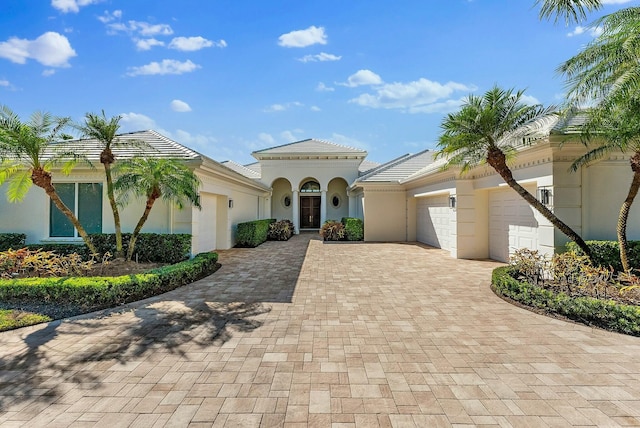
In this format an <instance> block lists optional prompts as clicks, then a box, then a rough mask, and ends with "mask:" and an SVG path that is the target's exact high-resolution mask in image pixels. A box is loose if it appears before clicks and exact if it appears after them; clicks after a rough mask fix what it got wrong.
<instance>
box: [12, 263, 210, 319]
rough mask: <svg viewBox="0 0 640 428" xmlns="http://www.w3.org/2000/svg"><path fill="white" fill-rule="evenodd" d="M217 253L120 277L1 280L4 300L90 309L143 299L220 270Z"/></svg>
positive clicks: (14, 302) (15, 302)
mask: <svg viewBox="0 0 640 428" xmlns="http://www.w3.org/2000/svg"><path fill="white" fill-rule="evenodd" d="M217 261H218V254H217V253H202V254H198V255H197V256H196V257H194V258H193V259H191V260H187V261H184V262H181V263H177V264H174V265H171V266H164V267H161V268H157V269H152V270H150V271H149V272H147V273H142V274H135V275H123V276H117V277H69V278H21V279H10V280H0V301H2V302H4V303H10V304H21V303H29V302H37V303H42V302H50V303H56V304H61V305H76V306H79V307H82V308H83V309H85V310H87V311H91V310H98V309H103V308H108V307H114V306H118V305H122V304H124V303H129V302H133V301H136V300H141V299H144V298H147V297H151V296H155V295H158V294H161V293H165V292H167V291H170V290H173V289H175V288H177V287H180V286H182V285H186V284H189V283H191V282H193V281H196V280H198V279H200V278H203V277H205V276H207V275H209V274H211V273H213V272H214V271H215V269H216V263H217Z"/></svg>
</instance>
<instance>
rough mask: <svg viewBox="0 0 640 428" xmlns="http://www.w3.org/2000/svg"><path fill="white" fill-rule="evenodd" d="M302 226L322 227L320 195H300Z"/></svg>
mask: <svg viewBox="0 0 640 428" xmlns="http://www.w3.org/2000/svg"><path fill="white" fill-rule="evenodd" d="M300 228H301V229H320V196H300Z"/></svg>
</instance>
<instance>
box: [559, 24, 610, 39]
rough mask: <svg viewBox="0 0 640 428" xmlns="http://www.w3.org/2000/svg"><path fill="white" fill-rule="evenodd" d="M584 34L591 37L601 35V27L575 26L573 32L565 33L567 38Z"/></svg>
mask: <svg viewBox="0 0 640 428" xmlns="http://www.w3.org/2000/svg"><path fill="white" fill-rule="evenodd" d="M584 33H588V34H589V35H590V36H591V37H598V36H599V35H601V34H602V27H583V26H581V25H577V26H576V28H574V30H573V31H571V32H570V33H567V37H573V36H579V35H581V34H584Z"/></svg>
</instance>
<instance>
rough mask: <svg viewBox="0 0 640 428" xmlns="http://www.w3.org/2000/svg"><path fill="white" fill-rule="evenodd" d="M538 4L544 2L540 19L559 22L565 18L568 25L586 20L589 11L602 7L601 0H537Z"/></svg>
mask: <svg viewBox="0 0 640 428" xmlns="http://www.w3.org/2000/svg"><path fill="white" fill-rule="evenodd" d="M535 4H536V5H539V4H542V7H541V8H540V19H551V17H553V19H554V22H556V23H557V22H558V20H559V19H561V20H564V21H565V24H566V25H569V24H571V23H572V22H576V23H578V22H581V21H584V20H585V19H586V17H587V12H591V11H593V10H598V9H600V8H601V7H602V2H601V1H600V0H536V3H535Z"/></svg>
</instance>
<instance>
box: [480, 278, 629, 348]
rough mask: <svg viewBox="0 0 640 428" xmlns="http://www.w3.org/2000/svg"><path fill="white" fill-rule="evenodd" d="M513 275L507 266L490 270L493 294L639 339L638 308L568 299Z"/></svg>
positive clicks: (563, 295)
mask: <svg viewBox="0 0 640 428" xmlns="http://www.w3.org/2000/svg"><path fill="white" fill-rule="evenodd" d="M514 274H515V272H514V270H513V267H511V266H503V267H499V268H497V269H494V271H493V274H492V280H491V282H492V288H493V289H494V291H495V292H496V293H497V294H500V295H502V296H505V297H508V298H510V299H512V300H515V301H516V302H519V303H522V304H523V305H526V306H530V307H532V308H536V309H539V310H543V311H545V312H549V313H557V314H560V315H563V316H565V317H567V318H569V319H572V320H575V321H579V322H581V323H584V324H587V325H593V326H597V327H601V328H605V329H607V330H611V331H616V332H619V333H624V334H630V335H633V336H640V307H638V306H632V305H623V304H619V303H616V302H615V301H613V300H601V299H595V298H593V297H570V296H568V295H567V294H565V293H562V292H561V293H554V292H553V291H551V290H547V289H543V288H540V287H537V286H535V285H531V284H529V283H527V282H520V281H518V280H517V279H515V278H514V277H513V275H514Z"/></svg>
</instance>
